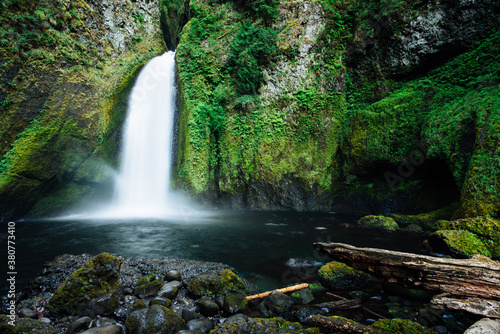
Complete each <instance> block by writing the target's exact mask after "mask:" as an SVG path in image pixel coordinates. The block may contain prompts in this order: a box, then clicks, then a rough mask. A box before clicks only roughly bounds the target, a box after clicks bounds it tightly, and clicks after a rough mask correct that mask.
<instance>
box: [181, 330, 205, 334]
mask: <svg viewBox="0 0 500 334" xmlns="http://www.w3.org/2000/svg"><path fill="white" fill-rule="evenodd" d="M177 334H203V332H202V331H195V330H190V329H183V330H181V331H178V332H177Z"/></svg>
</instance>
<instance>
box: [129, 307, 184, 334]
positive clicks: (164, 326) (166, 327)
mask: <svg viewBox="0 0 500 334" xmlns="http://www.w3.org/2000/svg"><path fill="white" fill-rule="evenodd" d="M125 327H126V329H127V333H128V334H149V333H165V334H174V333H177V331H179V330H181V329H184V328H186V323H185V322H184V320H182V319H181V318H180V317H179V316H178V315H177V314H175V313H174V312H173V311H171V310H169V309H168V308H166V307H163V306H159V305H152V306H150V307H149V308H148V309H144V310H140V311H134V312H132V314H131V315H130V316H129V317H128V318H127V320H126V321H125Z"/></svg>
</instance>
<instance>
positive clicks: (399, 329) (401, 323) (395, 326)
mask: <svg viewBox="0 0 500 334" xmlns="http://www.w3.org/2000/svg"><path fill="white" fill-rule="evenodd" d="M371 327H374V328H378V329H381V330H384V331H387V332H389V333H405V334H433V333H434V332H433V331H432V330H431V329H429V328H426V327H424V326H422V325H420V324H418V323H416V322H413V321H410V320H405V319H379V320H377V321H375V322H374V323H373V324H372V325H371Z"/></svg>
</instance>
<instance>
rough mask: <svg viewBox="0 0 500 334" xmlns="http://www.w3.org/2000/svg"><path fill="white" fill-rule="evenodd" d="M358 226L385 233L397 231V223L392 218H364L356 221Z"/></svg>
mask: <svg viewBox="0 0 500 334" xmlns="http://www.w3.org/2000/svg"><path fill="white" fill-rule="evenodd" d="M358 225H359V226H361V227H364V228H372V229H377V230H384V231H387V232H394V231H398V230H399V225H398V223H396V221H395V220H394V219H393V218H391V217H385V216H365V217H362V218H361V219H359V220H358Z"/></svg>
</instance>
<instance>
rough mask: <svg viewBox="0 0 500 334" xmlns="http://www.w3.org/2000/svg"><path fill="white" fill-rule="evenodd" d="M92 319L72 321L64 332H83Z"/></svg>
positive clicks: (74, 333)
mask: <svg viewBox="0 0 500 334" xmlns="http://www.w3.org/2000/svg"><path fill="white" fill-rule="evenodd" d="M91 321H92V319H91V318H90V317H81V318H78V319H76V320H75V321H73V322H72V323H71V324H70V325H69V327H68V329H67V330H66V334H76V333H80V332H82V331H83V330H85V329H87V328H89V327H90V322H91Z"/></svg>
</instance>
